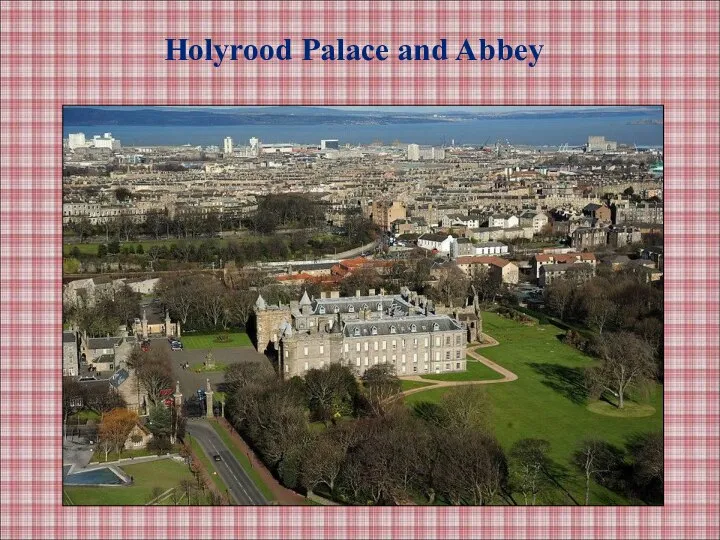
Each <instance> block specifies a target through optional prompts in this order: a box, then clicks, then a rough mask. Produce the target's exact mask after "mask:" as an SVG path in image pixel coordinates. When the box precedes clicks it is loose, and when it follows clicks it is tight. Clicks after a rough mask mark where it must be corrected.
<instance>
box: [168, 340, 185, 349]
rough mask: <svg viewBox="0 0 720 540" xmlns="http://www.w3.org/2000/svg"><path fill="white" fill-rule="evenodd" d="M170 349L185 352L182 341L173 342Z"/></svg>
mask: <svg viewBox="0 0 720 540" xmlns="http://www.w3.org/2000/svg"><path fill="white" fill-rule="evenodd" d="M170 348H171V349H172V350H173V351H182V350H183V344H182V341H173V342H172V343H171V344H170Z"/></svg>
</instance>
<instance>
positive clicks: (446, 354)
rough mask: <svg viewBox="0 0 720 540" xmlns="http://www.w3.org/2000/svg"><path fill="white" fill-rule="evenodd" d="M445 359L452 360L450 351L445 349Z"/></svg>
mask: <svg viewBox="0 0 720 540" xmlns="http://www.w3.org/2000/svg"><path fill="white" fill-rule="evenodd" d="M445 360H450V351H445Z"/></svg>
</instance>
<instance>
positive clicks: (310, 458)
mask: <svg viewBox="0 0 720 540" xmlns="http://www.w3.org/2000/svg"><path fill="white" fill-rule="evenodd" d="M344 461H345V449H343V447H342V446H341V445H339V444H337V442H336V441H335V440H333V439H332V438H331V437H329V436H327V435H326V434H322V435H320V436H319V437H317V438H316V439H315V440H313V442H312V443H311V444H310V446H309V447H308V451H307V454H306V455H305V459H304V460H303V465H302V483H303V485H304V486H305V487H306V488H307V490H308V491H312V490H313V489H314V488H315V486H317V485H318V484H325V485H326V486H327V487H328V489H329V490H330V493H331V494H332V493H333V492H334V491H335V483H336V481H337V479H338V476H339V475H340V471H341V469H342V465H343V462H344Z"/></svg>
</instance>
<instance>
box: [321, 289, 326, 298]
mask: <svg viewBox="0 0 720 540" xmlns="http://www.w3.org/2000/svg"><path fill="white" fill-rule="evenodd" d="M320 298H321V299H323V298H327V293H326V292H322V291H320Z"/></svg>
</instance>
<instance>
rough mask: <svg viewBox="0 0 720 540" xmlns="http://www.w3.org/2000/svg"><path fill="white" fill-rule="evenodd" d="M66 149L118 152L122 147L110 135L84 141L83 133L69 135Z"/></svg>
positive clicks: (95, 136) (105, 134) (96, 136)
mask: <svg viewBox="0 0 720 540" xmlns="http://www.w3.org/2000/svg"><path fill="white" fill-rule="evenodd" d="M68 147H69V148H70V150H77V149H78V148H107V149H109V150H113V151H116V150H120V149H121V148H122V145H121V144H120V141H119V140H118V139H115V138H113V136H112V133H104V134H103V135H102V137H101V136H100V135H94V136H93V138H92V139H86V138H85V134H84V133H70V134H69V135H68Z"/></svg>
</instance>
